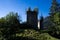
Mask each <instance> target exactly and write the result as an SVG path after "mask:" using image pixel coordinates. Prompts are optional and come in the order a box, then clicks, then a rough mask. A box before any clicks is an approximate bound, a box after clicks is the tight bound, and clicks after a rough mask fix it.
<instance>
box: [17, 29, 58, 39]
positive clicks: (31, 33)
mask: <svg viewBox="0 0 60 40" xmlns="http://www.w3.org/2000/svg"><path fill="white" fill-rule="evenodd" d="M20 30H22V29H20ZM16 36H17V37H23V38H25V37H26V38H27V40H29V39H30V40H32V39H34V40H58V39H56V38H54V37H52V36H50V35H49V34H48V33H41V32H38V31H36V30H33V29H25V30H24V31H23V32H22V31H21V33H17V34H16ZM26 38H25V39H26ZM25 39H24V40H25ZM20 40H21V39H20Z"/></svg>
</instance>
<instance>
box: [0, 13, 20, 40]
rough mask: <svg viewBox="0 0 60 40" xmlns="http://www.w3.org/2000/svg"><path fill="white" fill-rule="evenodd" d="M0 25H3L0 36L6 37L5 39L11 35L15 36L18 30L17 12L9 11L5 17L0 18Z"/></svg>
mask: <svg viewBox="0 0 60 40" xmlns="http://www.w3.org/2000/svg"><path fill="white" fill-rule="evenodd" d="M0 23H1V24H0V25H2V26H1V27H3V28H2V29H3V30H2V31H1V32H2V36H3V37H4V38H6V40H7V39H8V40H9V39H10V38H11V37H12V35H15V36H16V31H18V30H19V26H20V19H19V16H18V13H14V12H10V13H9V14H7V16H6V17H3V18H1V19H0Z"/></svg>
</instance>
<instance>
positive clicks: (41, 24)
mask: <svg viewBox="0 0 60 40" xmlns="http://www.w3.org/2000/svg"><path fill="white" fill-rule="evenodd" d="M43 19H44V18H43V16H42V15H41V17H40V29H41V30H43Z"/></svg>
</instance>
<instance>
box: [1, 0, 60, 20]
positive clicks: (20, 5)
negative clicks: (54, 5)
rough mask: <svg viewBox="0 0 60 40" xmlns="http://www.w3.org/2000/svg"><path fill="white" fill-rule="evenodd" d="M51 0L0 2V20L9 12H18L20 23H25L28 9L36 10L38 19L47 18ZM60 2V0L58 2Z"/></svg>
mask: <svg viewBox="0 0 60 40" xmlns="http://www.w3.org/2000/svg"><path fill="white" fill-rule="evenodd" d="M51 2H52V0H0V18H1V17H4V16H6V15H7V14H8V13H9V12H12V11H13V12H18V14H19V15H20V16H21V19H22V21H26V11H27V9H28V8H29V7H31V9H32V10H33V9H34V8H36V7H37V8H38V10H39V14H38V18H39V17H40V15H41V13H42V14H43V16H44V17H46V16H48V15H49V14H48V13H49V8H50V6H51ZM58 2H60V0H58Z"/></svg>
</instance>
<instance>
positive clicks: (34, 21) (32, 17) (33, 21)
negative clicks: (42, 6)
mask: <svg viewBox="0 0 60 40" xmlns="http://www.w3.org/2000/svg"><path fill="white" fill-rule="evenodd" d="M27 23H28V24H29V25H32V26H33V27H34V28H36V29H37V28H38V27H37V26H38V9H37V8H35V9H34V10H33V11H32V10H31V8H29V9H28V11H27Z"/></svg>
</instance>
